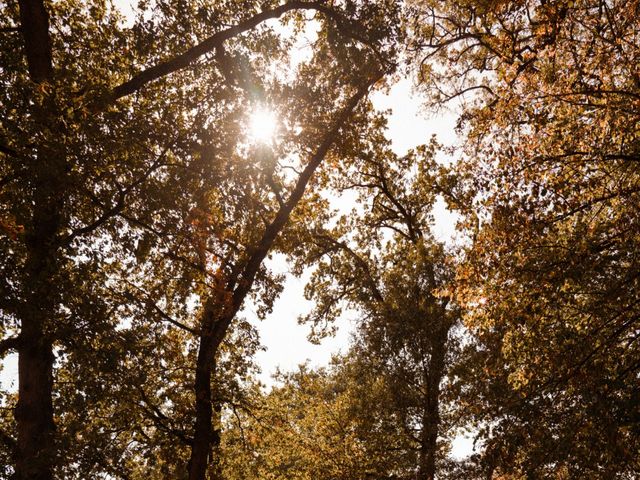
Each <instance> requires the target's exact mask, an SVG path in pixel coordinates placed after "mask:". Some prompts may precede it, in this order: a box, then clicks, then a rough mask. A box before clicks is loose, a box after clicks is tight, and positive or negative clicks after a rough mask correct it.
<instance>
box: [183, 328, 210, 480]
mask: <svg viewBox="0 0 640 480" xmlns="http://www.w3.org/2000/svg"><path fill="white" fill-rule="evenodd" d="M212 343H213V342H212V338H211V335H206V336H205V335H202V336H201V337H200V349H199V351H198V360H197V365H196V380H195V394H196V421H195V426H194V431H193V447H192V448H191V459H190V460H189V480H202V479H204V478H205V475H206V472H207V465H208V463H209V456H210V454H211V440H212V433H213V425H212V420H211V417H212V414H213V407H212V404H211V373H212V365H213V358H211V357H213V355H214V352H213V349H212V346H213V345H212Z"/></svg>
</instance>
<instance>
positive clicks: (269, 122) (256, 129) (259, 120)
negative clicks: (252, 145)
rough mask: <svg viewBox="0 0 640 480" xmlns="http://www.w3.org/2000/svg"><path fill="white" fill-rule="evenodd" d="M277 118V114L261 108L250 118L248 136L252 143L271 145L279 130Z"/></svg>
mask: <svg viewBox="0 0 640 480" xmlns="http://www.w3.org/2000/svg"><path fill="white" fill-rule="evenodd" d="M277 120H278V119H277V117H276V114H275V112H273V111H271V110H267V109H265V108H260V109H258V110H256V111H255V112H253V113H252V114H251V115H250V117H249V125H248V132H247V133H248V135H249V138H250V139H251V141H253V142H256V143H270V142H271V141H272V140H273V138H274V136H275V134H276V130H277Z"/></svg>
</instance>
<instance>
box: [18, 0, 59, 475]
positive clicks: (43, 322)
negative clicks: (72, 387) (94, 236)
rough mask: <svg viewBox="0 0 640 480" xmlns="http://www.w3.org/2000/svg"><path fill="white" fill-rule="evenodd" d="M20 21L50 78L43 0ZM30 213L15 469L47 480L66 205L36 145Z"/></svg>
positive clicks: (30, 51)
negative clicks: (54, 334) (53, 331)
mask: <svg viewBox="0 0 640 480" xmlns="http://www.w3.org/2000/svg"><path fill="white" fill-rule="evenodd" d="M19 5H20V23H21V32H22V36H23V39H24V53H25V56H26V59H27V65H28V68H29V75H30V77H31V80H33V82H35V83H43V82H50V81H51V80H52V79H53V64H52V54H51V40H50V37H49V15H48V12H47V10H46V8H45V6H44V2H43V1H42V0H20V1H19ZM34 113H35V114H36V116H37V117H39V120H40V121H41V122H42V125H47V124H50V122H49V119H51V118H55V115H51V112H48V111H47V108H46V107H44V106H42V105H37V106H35V110H34ZM33 168H34V170H33V172H32V178H33V182H34V187H33V188H34V189H33V214H32V217H31V219H30V222H29V225H28V226H27V228H26V232H25V243H26V249H27V259H26V263H25V270H24V275H23V282H24V283H23V285H22V290H23V292H22V293H23V298H22V303H21V305H20V307H19V319H20V324H21V325H20V327H21V330H20V338H21V343H20V347H19V349H18V403H17V405H16V409H15V419H16V423H17V430H18V442H17V451H16V458H15V473H16V477H17V478H18V479H19V480H27V479H29V480H50V479H52V478H53V466H54V464H55V458H56V452H55V443H54V430H55V424H54V419H53V361H54V356H53V345H52V340H51V334H50V326H51V323H52V322H51V318H52V316H53V315H54V312H55V310H56V308H57V305H58V303H59V299H58V296H57V295H56V294H55V292H56V276H57V273H58V268H59V261H58V256H59V253H58V246H57V243H56V242H57V235H58V232H59V231H60V222H61V218H62V215H61V212H62V207H63V205H64V200H63V194H62V192H63V191H64V188H63V185H64V180H63V177H64V175H65V168H64V161H61V160H60V159H59V157H58V156H56V155H55V154H51V152H45V151H42V150H39V151H38V155H37V162H34V164H33Z"/></svg>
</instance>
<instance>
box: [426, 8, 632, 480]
mask: <svg viewBox="0 0 640 480" xmlns="http://www.w3.org/2000/svg"><path fill="white" fill-rule="evenodd" d="M416 8H417V10H416V11H415V12H414V13H415V14H416V15H417V16H416V17H414V18H415V19H416V21H415V24H414V25H415V26H416V28H415V30H414V31H415V33H416V37H415V43H414V46H415V47H416V52H417V57H418V58H420V60H421V62H422V66H423V68H422V69H421V72H422V74H423V78H424V80H425V82H426V84H425V88H426V90H427V91H429V92H431V93H432V95H433V97H432V98H433V100H434V101H436V102H438V101H442V100H446V99H450V98H460V97H461V96H462V97H464V98H466V103H465V107H464V110H463V113H462V116H461V124H460V126H461V132H463V133H464V135H465V138H466V147H465V151H464V155H463V156H464V159H463V161H462V162H461V163H460V164H459V165H457V166H456V171H455V172H452V173H453V174H452V175H451V179H453V178H454V177H457V178H458V180H459V183H458V186H455V185H454V183H455V182H453V183H450V184H449V187H451V188H450V189H449V200H450V202H451V204H452V205H455V206H456V207H457V208H459V209H460V210H461V211H463V212H465V214H466V218H467V225H468V227H469V231H470V233H471V236H473V240H474V241H473V246H472V247H471V248H470V249H469V251H468V253H467V255H466V262H465V264H464V266H463V267H462V268H461V270H460V273H459V280H460V283H459V289H458V295H459V298H460V300H461V301H462V302H463V304H465V305H467V306H468V307H469V308H468V310H467V311H468V315H467V318H466V324H467V325H468V326H469V327H470V328H471V329H472V330H473V331H474V332H475V334H476V341H477V344H476V348H477V352H476V353H475V354H474V355H473V356H472V357H471V359H470V363H467V365H468V367H469V372H470V379H475V380H476V381H475V382H471V381H470V383H475V385H476V390H472V391H470V392H468V393H469V395H470V396H473V397H474V398H475V399H476V401H477V400H480V402H477V407H478V409H477V410H475V409H474V410H475V412H476V413H477V416H475V417H474V419H475V422H476V425H478V427H480V433H481V437H482V438H483V441H484V442H485V446H486V448H485V455H484V462H485V464H484V465H485V475H486V476H487V478H491V476H492V474H495V475H497V474H498V473H499V472H501V473H500V474H503V475H512V476H514V477H519V476H523V477H527V478H538V477H554V478H566V476H569V477H571V478H574V477H575V478H630V477H629V476H633V473H632V472H634V471H636V470H637V468H638V455H637V451H638V441H639V439H640V437H639V435H638V410H637V399H638V393H639V391H640V390H639V387H640V385H639V384H638V378H637V372H638V366H639V365H640V364H639V363H638V360H639V359H638V355H637V352H638V349H637V348H635V347H634V346H635V344H636V341H637V338H638V335H637V331H638V324H637V321H636V320H637V316H638V310H637V306H638V295H637V293H638V288H637V287H638V271H639V270H638V265H639V264H638V258H637V251H638V248H637V246H638V239H639V238H640V237H639V236H638V232H639V230H638V228H637V227H638V218H639V216H638V214H639V212H638V209H637V205H638V204H639V203H638V192H639V190H638V179H639V177H638V168H637V166H638V162H637V160H638V131H637V128H636V125H637V118H638V109H637V108H636V107H637V98H638V86H639V83H638V72H637V71H636V69H635V65H636V64H637V62H638V55H639V53H640V50H639V44H638V41H637V31H638V23H637V21H636V20H635V18H636V16H635V15H636V13H637V10H638V3H637V2H631V3H629V2H615V1H614V2H600V1H591V0H585V1H578V2H536V1H531V2H529V1H525V2H497V3H496V2H494V3H487V2H480V3H477V2H473V3H468V2H462V3H460V2H458V3H454V2H447V3H444V4H443V3H440V4H436V2H419V3H418V4H417V7H416ZM434 65H440V66H439V67H434ZM445 71H446V74H444V73H443V72H445ZM446 76H447V77H448V79H447V78H445V77H446ZM472 91H473V92H475V93H477V95H475V96H471V93H470V92H472Z"/></svg>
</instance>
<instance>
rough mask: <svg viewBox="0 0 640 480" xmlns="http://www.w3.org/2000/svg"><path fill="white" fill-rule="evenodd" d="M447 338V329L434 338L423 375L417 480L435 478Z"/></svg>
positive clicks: (432, 479) (431, 479)
mask: <svg viewBox="0 0 640 480" xmlns="http://www.w3.org/2000/svg"><path fill="white" fill-rule="evenodd" d="M447 336H448V329H445V332H444V335H435V336H434V339H433V342H432V345H431V358H430V360H429V363H428V371H427V372H426V373H425V380H426V382H425V383H426V395H425V398H424V404H423V408H424V410H423V416H422V431H421V435H420V456H419V460H418V475H417V478H418V480H434V479H435V478H436V457H437V450H438V444H437V442H438V433H439V428H440V382H441V381H442V377H443V375H444V362H445V355H446V350H447Z"/></svg>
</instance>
